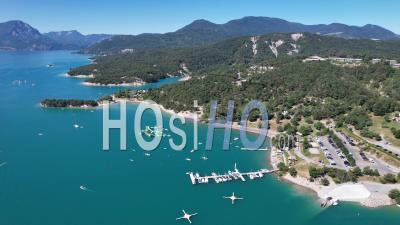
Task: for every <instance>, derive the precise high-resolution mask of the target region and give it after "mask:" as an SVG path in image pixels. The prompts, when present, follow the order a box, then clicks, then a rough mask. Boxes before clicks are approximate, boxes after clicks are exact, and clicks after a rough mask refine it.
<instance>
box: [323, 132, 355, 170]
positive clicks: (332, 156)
mask: <svg viewBox="0 0 400 225" xmlns="http://www.w3.org/2000/svg"><path fill="white" fill-rule="evenodd" d="M318 140H319V142H318V143H319V145H320V147H321V149H322V150H323V152H324V155H325V158H326V159H327V160H328V161H329V164H330V165H329V166H336V167H338V168H341V169H346V170H348V169H349V168H350V167H349V166H346V165H345V161H346V162H347V160H346V158H345V157H344V155H342V154H341V152H340V150H339V149H337V148H336V146H335V144H333V143H330V142H329V138H328V137H327V136H323V137H318ZM347 164H348V163H347Z"/></svg>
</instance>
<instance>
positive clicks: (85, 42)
mask: <svg viewBox="0 0 400 225" xmlns="http://www.w3.org/2000/svg"><path fill="white" fill-rule="evenodd" d="M43 35H44V36H46V37H48V38H50V39H53V40H55V41H56V42H58V43H62V44H64V45H70V46H73V47H74V48H85V47H88V46H91V45H92V44H94V43H97V42H100V41H102V40H105V39H108V38H110V37H111V36H112V35H110V34H89V35H83V34H81V33H80V32H79V31H77V30H71V31H57V32H55V31H53V32H48V33H44V34H43Z"/></svg>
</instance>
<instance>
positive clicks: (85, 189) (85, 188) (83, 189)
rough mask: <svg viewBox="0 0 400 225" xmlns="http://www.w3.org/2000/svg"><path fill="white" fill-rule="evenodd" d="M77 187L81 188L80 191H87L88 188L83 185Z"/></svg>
mask: <svg viewBox="0 0 400 225" xmlns="http://www.w3.org/2000/svg"><path fill="white" fill-rule="evenodd" d="M79 189H81V190H82V191H88V190H89V189H88V188H87V187H85V186H82V185H81V186H79Z"/></svg>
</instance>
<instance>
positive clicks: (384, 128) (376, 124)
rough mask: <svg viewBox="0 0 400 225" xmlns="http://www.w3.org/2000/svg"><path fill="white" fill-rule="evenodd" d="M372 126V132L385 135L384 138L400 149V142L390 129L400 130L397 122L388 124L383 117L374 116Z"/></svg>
mask: <svg viewBox="0 0 400 225" xmlns="http://www.w3.org/2000/svg"><path fill="white" fill-rule="evenodd" d="M371 118H372V122H373V124H372V126H371V127H370V130H372V131H374V132H376V133H378V134H381V135H383V137H384V138H385V139H386V140H387V141H389V142H390V143H391V144H392V145H394V146H396V147H400V140H399V139H397V138H395V137H394V136H393V134H392V131H391V130H390V128H392V127H393V128H396V129H400V124H399V123H397V122H393V121H392V122H386V121H385V119H384V118H383V117H381V116H372V117H371Z"/></svg>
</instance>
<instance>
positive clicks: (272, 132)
mask: <svg viewBox="0 0 400 225" xmlns="http://www.w3.org/2000/svg"><path fill="white" fill-rule="evenodd" d="M121 100H126V99H115V101H114V102H113V103H117V102H120V101H121ZM126 102H129V103H134V104H140V103H147V104H150V103H148V102H146V101H145V100H138V99H130V100H126ZM99 106H100V104H99ZM155 106H157V107H159V108H160V109H161V111H162V112H165V113H168V114H170V115H178V116H181V117H184V118H185V119H189V120H191V121H194V115H195V114H194V113H192V112H190V111H180V112H175V111H174V110H172V109H166V108H165V107H164V106H163V105H161V104H158V103H156V104H155ZM202 115H203V114H202V113H200V114H197V122H199V123H203V122H201V121H200V120H199V118H200V117H201V116H202ZM240 127H241V126H240V124H239V123H238V122H232V126H231V128H232V129H233V130H240ZM246 132H248V133H252V134H260V129H259V128H255V127H247V129H246ZM276 134H277V131H276V130H271V129H269V130H268V131H267V137H268V138H272V137H273V136H275V135H276Z"/></svg>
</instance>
